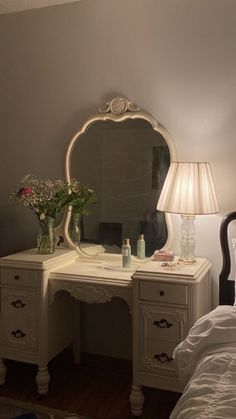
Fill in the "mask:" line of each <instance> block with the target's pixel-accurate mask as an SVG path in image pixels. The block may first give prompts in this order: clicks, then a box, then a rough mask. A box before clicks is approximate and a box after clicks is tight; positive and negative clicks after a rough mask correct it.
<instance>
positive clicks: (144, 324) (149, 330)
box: [130, 258, 211, 416]
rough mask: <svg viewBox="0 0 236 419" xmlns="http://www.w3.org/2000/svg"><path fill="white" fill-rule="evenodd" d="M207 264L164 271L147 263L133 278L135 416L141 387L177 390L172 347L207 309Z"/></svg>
mask: <svg viewBox="0 0 236 419" xmlns="http://www.w3.org/2000/svg"><path fill="white" fill-rule="evenodd" d="M210 269H211V265H210V263H209V262H208V261H207V260H206V259H204V258H199V259H197V261H196V263H194V264H192V265H185V264H180V265H179V264H176V265H174V266H170V267H169V268H168V269H167V268H164V267H162V266H161V263H160V262H152V261H149V262H147V264H146V265H145V266H143V267H141V268H138V269H137V271H136V272H135V273H134V275H133V276H132V280H133V389H132V391H131V395H130V402H131V409H132V414H133V415H134V416H140V415H141V414H142V403H143V401H144V397H143V394H142V391H141V387H142V386H149V387H156V388H161V389H164V390H170V391H179V390H180V382H179V378H178V372H177V369H176V365H175V361H174V360H173V358H172V354H173V350H174V348H175V347H176V346H177V344H178V343H179V342H180V341H182V340H183V339H184V338H185V336H186V335H187V333H188V330H189V328H190V327H191V326H192V324H193V323H194V322H195V321H196V320H197V318H198V317H199V316H201V315H203V314H205V313H207V312H208V311H210V310H211V294H210Z"/></svg>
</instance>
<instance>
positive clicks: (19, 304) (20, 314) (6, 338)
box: [1, 288, 38, 352]
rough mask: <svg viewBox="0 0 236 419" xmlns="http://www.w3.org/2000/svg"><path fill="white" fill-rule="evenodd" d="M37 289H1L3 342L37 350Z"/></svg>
mask: <svg viewBox="0 0 236 419" xmlns="http://www.w3.org/2000/svg"><path fill="white" fill-rule="evenodd" d="M37 302H38V299H37V291H34V290H32V291H25V292H24V291H22V289H19V290H18V289H17V288H16V289H7V288H3V289H2V290H1V344H2V345H4V346H8V347H9V348H15V349H17V350H23V351H30V352H32V351H33V352H35V351H36V350H37V316H36V313H37Z"/></svg>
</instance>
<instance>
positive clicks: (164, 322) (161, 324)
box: [153, 319, 173, 329]
mask: <svg viewBox="0 0 236 419" xmlns="http://www.w3.org/2000/svg"><path fill="white" fill-rule="evenodd" d="M153 324H154V326H157V327H160V328H161V329H164V328H165V327H166V328H167V329H168V328H169V327H171V326H173V323H168V321H167V320H166V319H161V320H155V321H154V322H153Z"/></svg>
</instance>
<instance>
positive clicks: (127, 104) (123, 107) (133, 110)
mask: <svg viewBox="0 0 236 419" xmlns="http://www.w3.org/2000/svg"><path fill="white" fill-rule="evenodd" d="M128 119H132V120H135V119H142V120H144V121H147V122H148V123H149V124H150V125H151V127H152V128H153V130H154V131H156V132H158V133H160V134H161V135H162V136H163V138H164V140H165V141H166V143H167V145H168V148H169V152H170V161H173V160H175V155H176V152H175V147H174V143H173V140H172V138H171V136H170V134H169V132H168V131H167V130H166V129H165V128H164V127H163V126H162V125H161V124H159V122H158V121H157V120H156V119H154V118H153V117H152V116H151V115H150V114H149V113H148V112H145V111H143V110H142V109H141V108H140V107H139V106H138V105H136V104H135V103H134V102H132V101H130V100H129V99H127V98H124V97H115V98H114V99H112V100H111V101H110V102H107V103H106V105H105V107H104V108H101V109H99V112H98V113H96V114H94V115H92V116H91V117H90V118H89V119H87V121H86V122H85V123H84V125H83V126H82V127H81V129H80V130H79V131H77V132H76V134H75V135H74V136H73V138H72V139H71V140H70V142H69V145H68V148H67V152H66V158H65V176H66V181H67V182H68V183H70V182H71V179H72V176H71V161H72V151H73V147H74V145H75V143H76V142H77V141H78V140H79V139H80V136H81V135H83V134H84V133H85V132H86V131H87V129H88V128H89V127H90V126H91V125H92V124H94V123H95V122H98V121H107V120H110V121H114V122H122V121H126V120H128ZM95 192H96V191H95ZM70 217H71V211H70V210H69V211H68V212H67V214H66V216H65V219H64V223H63V224H64V225H63V228H64V239H65V242H66V245H67V246H68V247H69V248H70V249H74V250H76V251H77V252H78V254H79V255H81V256H83V257H91V256H92V255H89V254H87V253H85V252H84V251H83V250H82V249H81V248H80V247H79V246H77V245H76V244H74V243H73V242H72V240H71V239H70V235H69V223H70ZM165 222H166V227H167V241H166V243H165V245H164V247H163V249H170V247H171V246H172V243H173V227H172V221H171V215H170V214H167V213H166V214H165ZM106 255H107V256H108V254H107V253H106ZM110 256H111V255H110ZM93 257H94V255H93ZM103 257H104V256H103ZM134 258H135V257H134ZM135 259H136V258H135Z"/></svg>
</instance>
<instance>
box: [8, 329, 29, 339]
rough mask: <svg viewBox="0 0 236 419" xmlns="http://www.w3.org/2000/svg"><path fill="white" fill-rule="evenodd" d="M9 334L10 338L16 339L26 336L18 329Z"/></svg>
mask: <svg viewBox="0 0 236 419" xmlns="http://www.w3.org/2000/svg"><path fill="white" fill-rule="evenodd" d="M11 334H12V336H14V337H15V338H17V339H18V338H24V337H25V336H26V333H24V332H22V330H20V329H16V330H13V331H12V332H11Z"/></svg>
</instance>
